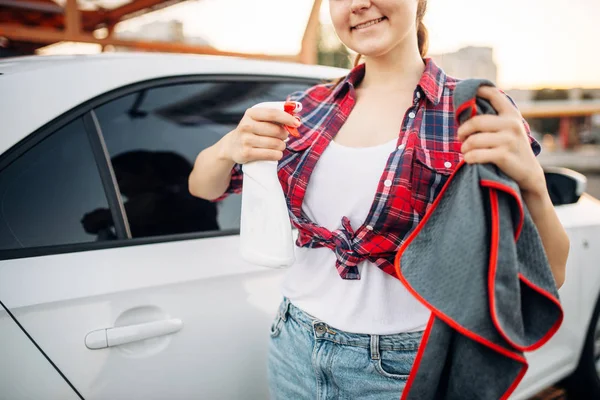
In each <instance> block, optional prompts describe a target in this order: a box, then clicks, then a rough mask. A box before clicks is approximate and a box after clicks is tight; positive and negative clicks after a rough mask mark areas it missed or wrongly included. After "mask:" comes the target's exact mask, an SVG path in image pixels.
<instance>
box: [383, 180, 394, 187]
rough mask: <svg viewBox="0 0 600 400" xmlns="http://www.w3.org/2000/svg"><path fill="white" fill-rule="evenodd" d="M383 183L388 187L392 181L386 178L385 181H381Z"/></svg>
mask: <svg viewBox="0 0 600 400" xmlns="http://www.w3.org/2000/svg"><path fill="white" fill-rule="evenodd" d="M383 184H384V185H385V186H386V187H390V186H392V181H391V180H389V179H386V180H385V182H383Z"/></svg>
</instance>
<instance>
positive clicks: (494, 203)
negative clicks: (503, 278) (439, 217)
mask: <svg viewBox="0 0 600 400" xmlns="http://www.w3.org/2000/svg"><path fill="white" fill-rule="evenodd" d="M482 186H488V187H491V186H495V187H500V188H502V190H504V189H508V190H507V191H508V192H510V193H511V194H513V195H515V194H516V193H515V192H514V190H513V189H512V188H510V187H508V186H505V185H502V184H499V183H496V182H492V181H483V180H482ZM489 191H490V207H491V213H492V215H491V226H492V233H491V240H490V242H491V243H490V263H489V269H488V271H489V274H488V292H489V296H490V299H489V300H490V313H491V316H492V321H493V322H494V325H495V326H496V329H497V330H498V333H500V335H501V336H502V337H503V338H504V340H506V341H507V342H508V343H509V344H510V345H511V346H513V347H514V348H515V349H517V350H520V351H533V350H535V349H538V348H540V347H541V346H543V345H544V344H545V343H546V342H547V341H548V340H550V338H551V337H552V336H553V335H554V334H555V333H556V331H557V330H558V328H559V327H560V325H561V323H562V320H563V318H564V313H563V309H562V306H561V305H560V302H559V301H558V299H556V298H555V297H554V296H552V295H551V294H550V293H548V292H546V291H545V290H543V289H542V288H540V287H539V286H536V285H535V284H533V282H531V281H530V280H528V279H527V278H525V277H524V276H523V274H521V273H518V278H519V279H520V280H521V281H522V282H523V283H525V284H526V285H527V286H529V287H530V288H531V289H533V290H535V291H536V292H538V293H539V294H541V295H542V296H544V297H546V298H547V299H548V300H550V301H552V302H553V303H554V304H556V306H557V307H558V309H559V310H560V318H559V319H558V320H557V321H556V322H555V323H554V325H552V328H550V330H549V331H548V332H547V333H546V335H544V336H543V337H542V338H541V339H540V340H538V341H537V342H535V343H533V344H532V345H530V346H521V345H519V344H517V343H515V342H513V341H512V340H511V339H510V338H509V336H508V335H507V334H506V333H505V332H504V329H502V326H501V324H500V321H499V319H498V315H497V313H496V279H495V278H496V268H497V266H498V251H499V237H500V234H499V232H500V214H499V212H498V193H497V191H496V189H494V188H490V190H489ZM517 202H518V203H519V206H520V207H519V208H520V211H521V221H520V223H519V228H518V232H519V233H520V231H521V228H522V226H523V207H522V204H521V202H520V201H519V198H518V197H517ZM515 236H516V237H515V241H517V239H518V235H515Z"/></svg>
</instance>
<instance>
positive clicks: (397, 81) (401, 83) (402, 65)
mask: <svg viewBox="0 0 600 400" xmlns="http://www.w3.org/2000/svg"><path fill="white" fill-rule="evenodd" d="M403 50H404V51H403ZM424 70H425V63H424V62H423V59H422V58H421V55H420V54H419V51H418V49H417V47H416V43H414V44H413V43H411V44H410V46H407V48H406V49H402V48H398V49H396V51H391V52H389V53H387V54H385V55H383V56H380V57H367V58H365V76H364V78H363V80H362V82H361V83H360V88H361V89H362V90H368V91H371V90H375V91H394V92H396V91H405V90H410V91H413V90H414V89H415V87H416V86H417V84H418V83H419V81H420V80H421V76H422V75H423V71H424Z"/></svg>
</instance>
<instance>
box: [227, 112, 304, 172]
mask: <svg viewBox="0 0 600 400" xmlns="http://www.w3.org/2000/svg"><path fill="white" fill-rule="evenodd" d="M284 125H286V126H292V127H298V126H300V120H299V119H298V118H296V117H294V116H292V115H290V114H288V113H286V112H285V111H283V110H277V109H272V108H260V107H259V108H249V109H247V110H246V112H245V113H244V117H243V118H242V119H241V121H240V123H239V124H238V126H237V127H236V128H235V129H234V130H232V131H231V132H229V133H228V134H227V135H226V136H225V137H224V138H223V139H222V140H221V142H220V149H219V150H220V151H219V155H220V158H222V159H226V160H230V161H233V162H234V163H238V164H244V163H247V162H250V161H257V160H271V161H278V160H280V159H281V158H282V157H283V150H285V142H284V140H285V139H287V137H288V132H287V131H286V129H285V128H284Z"/></svg>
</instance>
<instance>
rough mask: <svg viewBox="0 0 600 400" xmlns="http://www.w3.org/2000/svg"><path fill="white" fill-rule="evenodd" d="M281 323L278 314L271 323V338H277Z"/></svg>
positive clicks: (281, 326) (281, 319)
mask: <svg viewBox="0 0 600 400" xmlns="http://www.w3.org/2000/svg"><path fill="white" fill-rule="evenodd" d="M283 323H284V321H283V318H281V314H280V313H279V312H278V313H277V315H276V316H275V319H273V322H271V329H270V334H271V337H272V338H274V337H277V336H279V334H280V333H281V328H283Z"/></svg>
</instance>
